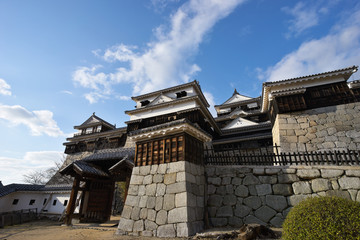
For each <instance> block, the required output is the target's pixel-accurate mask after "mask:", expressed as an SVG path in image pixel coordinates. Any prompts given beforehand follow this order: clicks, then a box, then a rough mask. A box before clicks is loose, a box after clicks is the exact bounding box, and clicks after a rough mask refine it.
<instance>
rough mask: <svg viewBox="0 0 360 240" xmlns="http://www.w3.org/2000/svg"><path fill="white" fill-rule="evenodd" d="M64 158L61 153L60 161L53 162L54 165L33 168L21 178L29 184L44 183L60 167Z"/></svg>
mask: <svg viewBox="0 0 360 240" xmlns="http://www.w3.org/2000/svg"><path fill="white" fill-rule="evenodd" d="M65 160H66V157H65V155H63V157H62V159H61V161H60V162H54V166H52V167H50V168H47V169H40V170H34V171H32V172H30V173H28V174H24V175H23V180H24V182H26V183H30V184H41V185H43V184H46V183H47V182H48V181H49V180H50V179H51V178H52V177H53V176H54V175H55V174H56V173H57V172H58V171H59V170H60V168H61V166H62V165H63V164H64V162H65Z"/></svg>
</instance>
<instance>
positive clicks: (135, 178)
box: [130, 175, 144, 186]
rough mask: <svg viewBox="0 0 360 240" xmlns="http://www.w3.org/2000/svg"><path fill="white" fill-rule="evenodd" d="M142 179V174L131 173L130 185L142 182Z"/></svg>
mask: <svg viewBox="0 0 360 240" xmlns="http://www.w3.org/2000/svg"><path fill="white" fill-rule="evenodd" d="M143 181H144V176H140V175H132V176H131V179H130V186H131V185H140V184H143Z"/></svg>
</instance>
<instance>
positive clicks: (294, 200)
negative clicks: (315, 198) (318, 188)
mask: <svg viewBox="0 0 360 240" xmlns="http://www.w3.org/2000/svg"><path fill="white" fill-rule="evenodd" d="M308 197H311V194H308V195H292V196H290V197H288V199H287V200H288V204H289V205H290V206H296V205H297V204H299V203H300V202H301V201H304V200H305V199H306V198H308Z"/></svg>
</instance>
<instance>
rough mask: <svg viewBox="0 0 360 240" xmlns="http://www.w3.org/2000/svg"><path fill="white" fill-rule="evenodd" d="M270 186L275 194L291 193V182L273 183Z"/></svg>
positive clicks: (284, 194) (287, 194) (288, 194)
mask: <svg viewBox="0 0 360 240" xmlns="http://www.w3.org/2000/svg"><path fill="white" fill-rule="evenodd" d="M272 188H273V192H274V194H275V195H282V196H290V195H292V194H293V189H292V186H291V184H274V185H273V186H272Z"/></svg>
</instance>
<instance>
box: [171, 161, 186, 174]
mask: <svg viewBox="0 0 360 240" xmlns="http://www.w3.org/2000/svg"><path fill="white" fill-rule="evenodd" d="M185 164H186V162H185V161H180V162H172V163H170V164H169V168H168V171H167V172H168V173H177V172H184V171H185Z"/></svg>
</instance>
